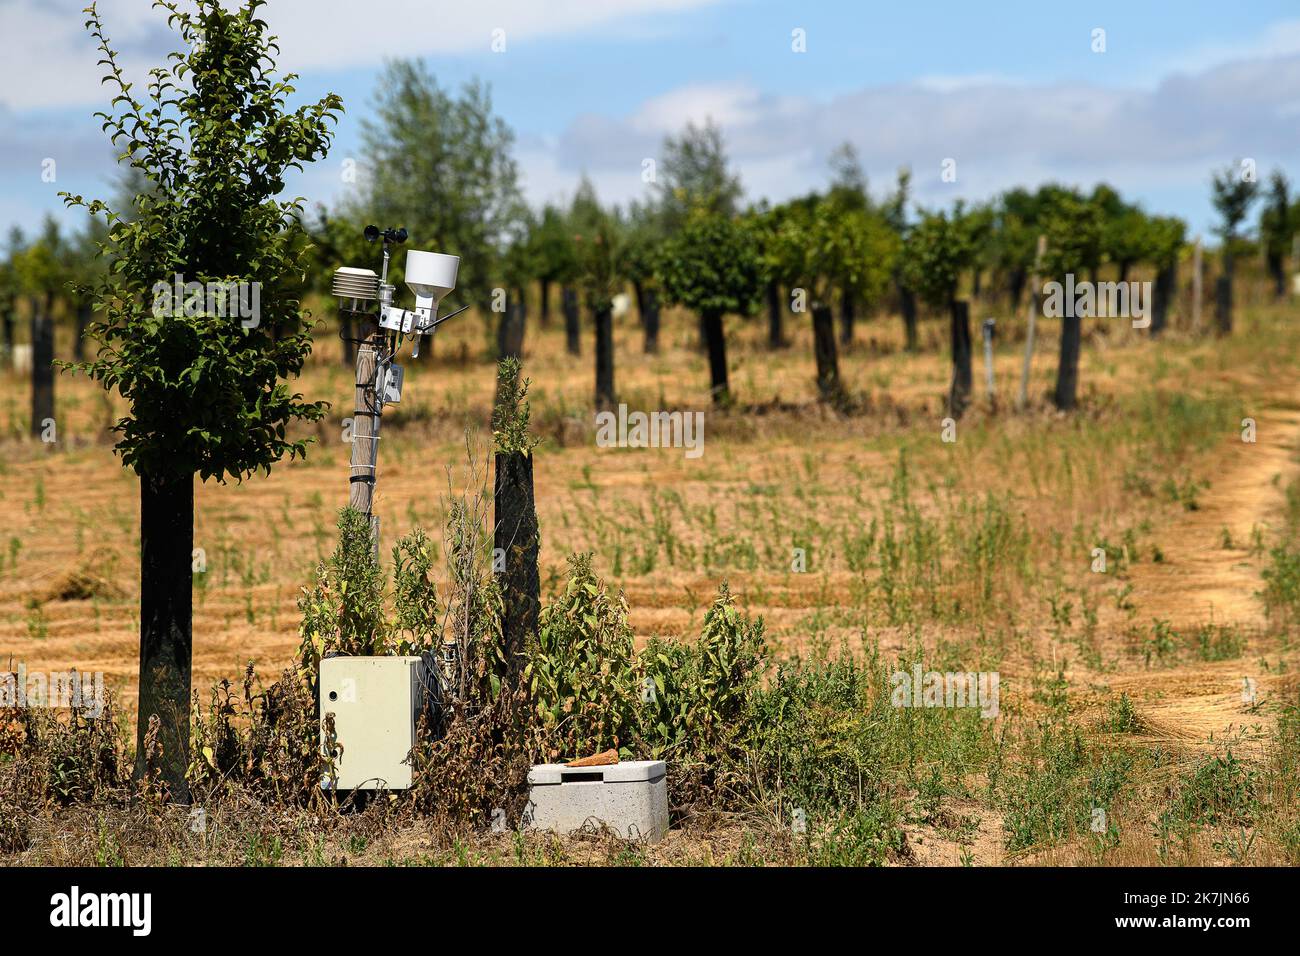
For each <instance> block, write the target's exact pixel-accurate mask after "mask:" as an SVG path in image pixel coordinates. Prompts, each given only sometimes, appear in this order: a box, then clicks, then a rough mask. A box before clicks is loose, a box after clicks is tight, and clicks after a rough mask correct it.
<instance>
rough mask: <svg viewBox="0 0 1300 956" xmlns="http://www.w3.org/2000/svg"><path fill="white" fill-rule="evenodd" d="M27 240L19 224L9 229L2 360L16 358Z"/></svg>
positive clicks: (1, 303)
mask: <svg viewBox="0 0 1300 956" xmlns="http://www.w3.org/2000/svg"><path fill="white" fill-rule="evenodd" d="M26 244H27V241H26V240H25V239H24V238H23V231H22V230H21V229H19V228H18V227H17V226H14V227H13V228H12V229H10V230H9V249H8V253H7V254H6V255H5V258H4V261H2V262H0V361H3V363H4V364H5V365H10V364H12V363H13V359H14V323H15V322H16V321H17V320H18V297H19V295H21V294H22V279H21V276H20V275H19V260H20V259H21V258H22V254H23V249H24V247H25V246H26Z"/></svg>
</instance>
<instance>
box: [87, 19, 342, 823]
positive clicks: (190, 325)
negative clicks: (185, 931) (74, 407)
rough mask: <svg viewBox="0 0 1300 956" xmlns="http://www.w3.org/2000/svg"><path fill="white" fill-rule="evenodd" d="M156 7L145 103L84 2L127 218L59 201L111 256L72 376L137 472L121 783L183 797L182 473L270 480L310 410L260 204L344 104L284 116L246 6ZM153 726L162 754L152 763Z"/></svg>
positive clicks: (317, 146) (283, 247) (268, 221)
mask: <svg viewBox="0 0 1300 956" xmlns="http://www.w3.org/2000/svg"><path fill="white" fill-rule="evenodd" d="M160 5H161V6H163V7H165V8H166V10H167V13H168V16H167V22H168V24H169V26H171V27H172V28H173V29H175V30H176V31H177V32H178V33H179V35H180V41H181V52H179V53H177V54H174V55H172V56H171V57H169V58H168V63H167V66H166V67H162V68H158V69H156V70H155V71H153V80H152V81H151V83H150V84H149V87H148V96H147V98H146V100H145V101H140V100H138V99H137V98H136V97H135V95H134V93H133V91H132V87H131V86H130V84H128V82H127V80H126V78H125V76H124V74H123V72H122V68H121V65H120V61H119V58H118V55H117V54H116V53H115V52H114V51H113V49H112V48H111V46H110V43H109V40H108V38H107V36H106V34H105V30H104V25H103V22H102V21H101V19H100V17H99V14H98V13H96V12H95V9H94V7H91V8H90V9H89V11H88V14H87V15H88V17H89V19H88V20H87V23H86V25H87V28H88V29H89V30H90V32H91V33H92V35H93V36H94V37H95V39H96V41H97V42H98V44H99V49H100V52H101V54H102V61H101V62H102V63H103V65H104V67H105V71H106V76H105V82H106V83H108V84H109V85H110V87H111V88H112V89H113V91H114V94H115V95H114V99H113V102H112V105H111V107H110V112H107V113H101V114H98V115H99V116H100V117H101V118H102V119H103V121H104V127H105V129H106V130H107V131H108V132H109V134H110V136H111V138H112V140H113V142H114V144H115V145H117V146H118V147H119V148H121V149H122V150H123V153H122V156H121V159H122V160H124V161H128V162H129V163H130V164H131V166H133V167H134V168H135V169H137V170H138V171H139V172H140V173H141V174H142V175H143V176H145V177H146V178H147V179H148V180H149V183H150V184H151V186H152V189H151V190H149V191H147V192H142V193H139V194H137V195H136V196H135V197H134V199H133V207H132V209H131V210H129V211H127V210H119V209H114V208H112V207H111V206H110V205H108V204H107V203H105V202H103V201H100V200H93V201H89V202H88V201H86V200H84V199H82V197H80V196H67V195H65V201H66V202H67V203H68V204H69V205H70V206H83V207H86V208H87V209H88V211H89V212H90V213H91V214H92V215H97V216H98V215H102V216H103V217H104V218H105V222H106V224H107V225H108V228H109V232H110V241H111V243H112V246H113V251H114V256H115V261H114V267H113V269H112V270H110V271H108V272H106V273H105V274H104V276H103V277H102V279H101V281H100V283H99V287H98V290H97V291H98V294H97V296H96V298H97V304H98V305H99V307H100V309H101V310H102V313H103V315H102V319H101V320H100V321H98V322H96V323H94V324H92V325H91V327H90V334H91V335H92V336H94V337H95V338H96V339H97V340H98V341H99V343H100V344H101V346H102V348H101V350H100V352H99V353H98V355H97V357H96V358H95V359H94V360H92V361H90V362H87V363H84V364H80V365H77V366H75V368H77V369H79V370H81V371H85V372H86V373H88V374H89V375H90V376H91V377H92V378H94V379H95V380H97V381H99V382H101V383H102V384H103V385H104V387H105V388H108V389H112V390H115V391H117V392H118V393H119V394H120V395H121V396H122V397H123V398H125V399H126V401H127V403H128V405H129V409H130V411H129V414H128V415H127V416H126V417H125V418H123V419H121V420H120V421H118V423H117V424H116V426H115V431H116V432H117V433H118V436H119V437H118V442H117V445H116V450H117V452H118V454H120V455H121V456H122V462H123V464H124V465H127V466H129V467H131V468H133V469H134V470H135V471H136V473H137V474H138V475H139V476H140V552H141V554H140V698H139V701H140V702H139V721H138V731H137V751H136V772H137V774H143V773H146V772H148V771H149V768H150V765H151V762H154V763H153V765H154V766H156V767H157V769H158V771H159V772H160V774H161V777H162V779H163V780H164V781H165V782H166V784H167V785H168V788H169V790H170V792H171V794H172V796H173V797H174V798H178V799H180V798H184V797H185V796H186V788H185V769H186V767H187V765H188V762H189V717H190V670H191V612H192V584H193V575H192V572H191V561H192V550H193V545H194V476H195V475H198V476H199V478H200V479H202V480H205V481H206V480H207V479H209V478H213V479H216V480H217V481H218V482H224V481H226V480H227V479H228V478H234V479H235V480H237V481H238V480H242V479H243V478H245V477H247V476H250V475H252V474H254V473H255V472H269V470H270V468H271V466H272V465H273V464H274V463H275V462H277V461H279V460H280V459H281V458H282V457H284V456H285V455H288V456H290V457H293V456H296V455H301V454H303V453H304V452H305V450H306V442H305V441H293V440H292V439H290V438H289V437H288V436H287V429H288V427H289V426H290V425H292V424H293V423H294V422H296V421H301V420H306V421H316V420H319V419H320V418H321V417H322V416H323V414H324V407H323V405H322V404H321V403H318V402H317V403H310V402H304V401H303V400H302V396H300V395H298V394H296V393H293V392H291V391H290V390H289V387H288V384H287V382H286V379H287V378H288V377H291V376H296V375H297V374H298V373H299V372H300V371H301V369H302V365H303V362H304V360H305V359H306V357H307V355H308V354H309V352H310V351H311V338H310V335H309V333H308V331H307V330H306V329H305V328H304V323H303V313H302V311H301V302H300V296H301V294H302V291H303V286H302V282H303V274H304V273H305V272H306V271H307V269H308V262H309V259H308V253H307V248H306V245H305V243H304V242H303V232H302V230H301V229H300V228H298V227H297V225H296V221H297V220H299V219H300V217H301V214H302V209H301V205H300V203H299V202H298V201H291V202H284V201H279V200H277V199H276V198H275V197H276V196H278V195H279V194H280V193H281V191H282V190H283V189H284V180H285V175H286V174H287V173H288V172H289V171H290V170H297V169H301V168H302V167H303V164H305V163H308V162H311V161H313V160H316V159H319V158H320V157H322V156H323V155H324V154H325V152H326V150H327V148H328V145H329V142H330V138H331V135H332V130H331V127H332V126H333V123H334V121H335V119H336V117H337V114H338V112H339V111H340V110H341V108H342V103H341V101H340V100H339V98H338V97H337V96H334V95H332V94H331V95H328V96H326V97H324V98H322V99H321V100H320V101H319V102H316V103H312V104H309V105H304V106H300V107H298V108H297V109H294V110H290V109H289V108H288V107H287V105H286V100H287V97H288V96H289V95H290V94H291V93H292V92H293V88H292V85H291V84H292V81H293V80H294V79H295V77H294V75H293V74H287V75H285V76H283V77H280V76H277V75H276V73H275V55H276V53H277V49H278V48H277V47H276V45H275V39H274V37H271V36H268V35H267V33H266V24H265V23H264V22H263V21H262V20H261V19H260V18H259V17H258V10H259V8H260V7H261V6H262V3H261V2H259V0H246V2H245V3H244V4H243V5H242V6H240V7H238V8H237V9H235V10H227V9H226V8H225V6H224V5H223V3H222V2H221V0H195V4H194V8H193V10H192V11H187V10H181V9H180V7H179V4H178V3H172V2H162V3H161V4H160ZM128 220H129V221H128ZM176 274H179V275H180V276H182V278H183V279H184V280H185V281H193V282H198V283H203V284H207V283H209V282H212V283H218V282H220V283H228V282H235V283H238V284H239V285H238V289H239V290H240V291H239V293H238V294H236V293H235V291H234V290H232V291H231V293H230V296H228V297H227V302H226V303H224V304H229V302H230V300H231V299H234V298H238V299H239V300H241V304H243V305H250V306H251V304H252V301H253V299H252V290H254V289H257V290H259V300H260V301H259V309H257V310H251V311H253V312H254V315H253V316H252V317H251V319H245V320H243V321H241V318H240V317H238V316H231V315H229V314H228V310H227V309H224V308H220V307H218V308H217V309H215V310H214V309H213V308H212V303H209V302H207V301H199V300H198V299H195V298H190V297H188V296H186V297H185V301H184V302H183V303H177V302H175V301H171V300H170V297H168V298H167V299H164V298H162V297H161V296H160V295H159V293H158V289H157V288H156V285H157V284H159V283H162V284H164V285H166V284H168V283H170V282H171V281H172V277H173V276H174V275H176ZM245 295H246V296H247V298H245ZM222 304H223V303H217V305H218V306H221V305H222ZM241 311H243V310H241ZM277 332H278V333H279V334H278V335H277V334H276V333H277ZM154 717H157V718H158V722H159V728H160V733H159V735H158V738H157V743H158V745H159V747H160V748H161V753H154V754H151V753H150V751H149V748H148V746H147V745H146V735H147V732H148V726H149V722H150V720H151V718H154Z"/></svg>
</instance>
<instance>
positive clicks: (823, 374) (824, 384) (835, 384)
mask: <svg viewBox="0 0 1300 956" xmlns="http://www.w3.org/2000/svg"><path fill="white" fill-rule="evenodd" d="M812 324H813V355H814V357H815V358H816V359H817V394H818V395H819V396H821V399H822V400H823V401H834V400H835V399H837V398H839V395H840V361H839V355H838V353H837V351H836V348H835V320H834V319H833V318H832V316H831V307H830V306H829V305H821V304H818V305H814V306H813V309H812Z"/></svg>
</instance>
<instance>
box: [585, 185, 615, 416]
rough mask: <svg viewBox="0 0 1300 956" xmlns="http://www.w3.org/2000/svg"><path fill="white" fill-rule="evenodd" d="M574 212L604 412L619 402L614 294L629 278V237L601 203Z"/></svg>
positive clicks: (587, 204)
mask: <svg viewBox="0 0 1300 956" xmlns="http://www.w3.org/2000/svg"><path fill="white" fill-rule="evenodd" d="M593 196H594V193H593ZM575 212H576V214H575V217H574V227H575V229H577V230H579V231H578V232H576V233H575V235H574V245H575V247H576V248H577V255H578V276H579V279H578V281H579V284H580V285H581V288H582V291H583V297H584V298H585V299H586V301H587V308H588V309H590V310H591V314H592V319H593V322H594V325H595V330H596V409H597V411H603V410H605V409H608V408H611V407H613V405H614V404H615V401H616V398H615V392H614V297H615V296H616V295H618V294H619V293H620V292H621V291H622V289H623V285H624V283H625V282H626V280H627V250H626V237H625V235H624V229H623V226H622V223H620V222H619V220H618V217H617V214H616V213H611V212H607V211H606V210H604V209H601V208H600V205H599V204H598V203H595V202H587V201H586V200H584V202H583V204H582V205H581V206H579V207H578V208H577V209H576V210H575Z"/></svg>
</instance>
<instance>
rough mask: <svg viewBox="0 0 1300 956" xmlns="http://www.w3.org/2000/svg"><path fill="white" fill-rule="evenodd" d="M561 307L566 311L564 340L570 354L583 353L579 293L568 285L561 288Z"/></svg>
mask: <svg viewBox="0 0 1300 956" xmlns="http://www.w3.org/2000/svg"><path fill="white" fill-rule="evenodd" d="M560 308H561V309H563V311H564V340H565V346H566V348H567V349H568V351H569V354H570V355H581V354H582V324H581V323H580V322H579V317H578V293H577V292H575V291H574V290H573V289H571V288H569V287H568V286H567V285H566V286H564V287H563V288H562V289H561V290H560Z"/></svg>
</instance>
